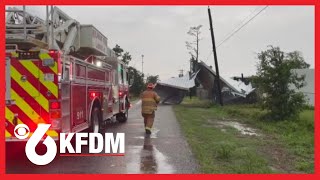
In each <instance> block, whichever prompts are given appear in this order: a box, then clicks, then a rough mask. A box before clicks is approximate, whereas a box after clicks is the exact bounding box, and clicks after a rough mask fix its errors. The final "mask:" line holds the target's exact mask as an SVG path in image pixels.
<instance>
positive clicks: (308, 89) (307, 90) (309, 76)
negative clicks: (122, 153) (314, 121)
mask: <svg viewBox="0 0 320 180" xmlns="http://www.w3.org/2000/svg"><path fill="white" fill-rule="evenodd" d="M293 71H294V72H295V73H297V75H298V76H303V75H304V76H305V79H304V80H305V86H304V87H302V88H301V89H298V91H299V92H302V93H303V94H304V95H305V97H306V100H307V103H308V105H310V106H314V69H294V70H293ZM294 88H295V87H294Z"/></svg>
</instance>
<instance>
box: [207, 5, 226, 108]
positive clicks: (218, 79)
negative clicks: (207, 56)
mask: <svg viewBox="0 0 320 180" xmlns="http://www.w3.org/2000/svg"><path fill="white" fill-rule="evenodd" d="M208 15H209V23H210V31H211V40H212V49H213V56H214V64H215V67H216V74H217V78H215V82H214V83H216V84H217V87H218V96H219V101H220V105H221V106H223V100H222V95H221V87H220V75H219V66H218V58H217V52H216V44H215V40H214V34H213V27H212V18H211V11H210V7H209V6H208Z"/></svg>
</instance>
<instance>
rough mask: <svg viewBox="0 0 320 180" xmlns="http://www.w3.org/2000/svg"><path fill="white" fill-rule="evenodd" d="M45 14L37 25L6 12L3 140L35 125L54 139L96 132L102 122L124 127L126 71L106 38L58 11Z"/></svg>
mask: <svg viewBox="0 0 320 180" xmlns="http://www.w3.org/2000/svg"><path fill="white" fill-rule="evenodd" d="M46 10H47V13H46V14H47V18H46V20H42V19H41V18H39V17H36V16H33V15H31V14H29V13H27V12H26V11H25V9H23V10H19V9H16V8H9V9H7V14H6V68H5V76H6V94H5V101H6V107H5V137H6V141H17V140H19V139H17V138H16V136H17V132H15V126H16V125H18V124H26V125H27V126H28V127H29V130H30V135H31V134H32V132H34V130H35V129H36V127H37V124H39V123H47V124H51V127H50V130H49V131H48V132H47V135H49V136H51V137H52V138H54V139H57V138H58V135H59V133H60V132H64V133H70V132H80V131H83V130H86V129H89V130H90V131H91V132H101V130H102V129H103V128H104V127H105V124H106V123H107V121H110V120H111V121H115V120H117V121H119V122H126V121H127V119H128V109H129V107H130V102H129V97H128V93H129V83H128V73H127V67H126V65H125V64H123V63H122V62H120V61H119V60H118V59H117V57H116V56H115V53H114V52H113V51H112V50H111V49H110V48H109V47H108V44H107V42H108V39H107V38H106V37H105V36H104V35H103V34H102V33H101V32H100V31H99V30H97V29H96V28H95V27H93V26H92V25H80V23H79V22H77V21H76V20H74V19H72V18H70V17H69V16H68V15H67V14H65V13H64V12H62V11H61V10H60V9H59V8H57V7H53V6H51V11H50V13H49V7H47V8H46ZM20 132H21V131H20ZM18 135H21V134H19V133H18ZM30 135H29V136H30Z"/></svg>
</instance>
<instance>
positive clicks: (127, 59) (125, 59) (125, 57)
mask: <svg viewBox="0 0 320 180" xmlns="http://www.w3.org/2000/svg"><path fill="white" fill-rule="evenodd" d="M131 59H132V57H131V55H130V53H129V52H125V53H124V54H123V55H122V59H121V60H122V61H123V62H124V63H125V64H126V65H128V64H129V62H130V61H131Z"/></svg>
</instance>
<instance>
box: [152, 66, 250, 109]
mask: <svg viewBox="0 0 320 180" xmlns="http://www.w3.org/2000/svg"><path fill="white" fill-rule="evenodd" d="M196 69H197V71H196V72H195V73H192V74H191V75H190V74H189V73H187V74H185V75H184V76H181V77H172V78H170V79H167V80H164V81H161V82H158V83H157V86H156V87H155V91H156V92H157V93H158V94H159V95H160V96H161V103H163V104H180V103H181V102H182V100H183V98H184V97H185V96H186V95H187V94H188V92H189V91H190V88H193V87H195V86H196V84H199V86H198V87H197V96H198V97H199V98H200V99H210V100H211V101H212V102H218V88H217V85H216V83H215V82H216V80H215V79H216V72H215V71H214V70H213V69H212V68H211V67H210V66H208V65H206V64H205V63H204V62H202V61H201V62H199V63H197V64H196ZM220 83H221V84H220V85H221V93H222V97H223V102H224V104H234V103H254V102H256V91H255V88H253V87H252V85H251V83H250V82H249V83H248V82H243V81H241V79H239V80H238V81H237V80H234V79H231V78H228V79H225V78H223V77H221V76H220Z"/></svg>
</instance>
